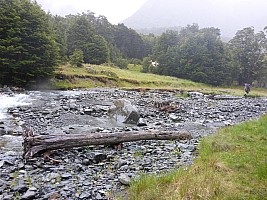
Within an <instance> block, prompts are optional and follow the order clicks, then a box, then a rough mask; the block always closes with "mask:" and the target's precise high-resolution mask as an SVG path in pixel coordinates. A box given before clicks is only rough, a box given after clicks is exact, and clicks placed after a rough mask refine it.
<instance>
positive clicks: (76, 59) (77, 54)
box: [70, 49, 84, 67]
mask: <svg viewBox="0 0 267 200" xmlns="http://www.w3.org/2000/svg"><path fill="white" fill-rule="evenodd" d="M83 57H84V56H83V51H82V50H79V49H75V51H74V52H73V54H72V55H71V56H70V64H71V65H72V66H73V67H82V66H83Z"/></svg>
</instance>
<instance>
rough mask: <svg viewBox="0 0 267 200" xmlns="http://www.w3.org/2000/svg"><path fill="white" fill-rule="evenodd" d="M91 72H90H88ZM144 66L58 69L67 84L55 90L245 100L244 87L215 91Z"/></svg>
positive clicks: (263, 93)
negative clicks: (192, 93)
mask: <svg viewBox="0 0 267 200" xmlns="http://www.w3.org/2000/svg"><path fill="white" fill-rule="evenodd" d="M87 68H90V71H88V70H87ZM141 69H142V66H140V65H135V66H134V65H129V67H128V69H119V68H116V67H109V66H104V65H88V64H87V65H84V66H83V67H81V68H74V67H70V66H68V65H65V66H61V67H59V68H58V69H57V71H56V74H63V75H64V76H65V77H66V78H65V79H64V80H56V81H55V83H54V86H55V87H56V88H59V89H73V88H94V87H110V88H114V87H116V88H122V89H133V88H138V89H163V90H173V89H176V90H184V91H199V92H202V93H204V94H225V95H235V96H243V95H244V91H243V87H211V86H209V85H206V84H202V83H196V82H193V81H189V80H185V79H179V78H175V77H170V76H160V75H156V74H149V73H141V72H140V71H141ZM258 96H267V90H266V89H262V88H261V89H260V88H252V91H251V93H250V94H249V97H258Z"/></svg>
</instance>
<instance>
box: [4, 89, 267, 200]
mask: <svg viewBox="0 0 267 200" xmlns="http://www.w3.org/2000/svg"><path fill="white" fill-rule="evenodd" d="M12 95H13V97H23V98H22V101H20V103H19V104H16V103H12V104H11V102H12V101H13V100H12V101H11V99H9V100H8V102H10V104H9V105H8V106H6V107H5V108H2V110H1V109H0V111H1V113H2V115H1V116H2V117H1V118H0V126H1V127H2V128H1V127H0V128H1V129H2V130H1V134H0V137H1V138H0V141H1V142H0V152H1V153H0V170H1V175H0V199H1V198H2V199H14V197H16V198H18V199H30V198H34V199H51V198H52V199H53V198H54V199H111V198H112V193H116V194H118V193H119V192H121V191H123V190H125V188H127V187H128V184H129V179H136V178H138V177H139V176H140V174H142V173H150V174H159V173H163V172H167V171H170V170H172V169H178V168H180V167H186V166H189V165H191V164H192V163H193V160H194V158H195V157H196V156H197V151H196V149H197V145H198V143H199V141H200V140H201V138H202V137H205V136H207V135H209V134H213V133H215V132H216V130H217V129H218V128H222V127H225V126H231V125H235V124H238V123H241V122H243V121H246V120H251V119H255V118H257V117H259V116H261V115H263V114H265V113H266V112H267V100H266V98H246V99H245V98H241V97H231V96H217V97H216V96H215V97H214V96H212V98H211V97H210V96H207V95H203V94H201V93H192V94H191V95H190V97H189V98H185V99H184V98H180V97H178V95H177V93H176V92H164V91H157V90H155V91H150V92H137V91H125V90H118V89H106V88H97V89H90V90H82V91H81V90H74V91H26V92H24V93H22V94H21V93H20V94H11V95H10V96H9V97H10V98H12ZM7 97H8V96H7ZM117 99H127V100H129V101H130V102H131V103H132V104H133V105H135V106H136V107H137V108H138V111H139V113H140V116H141V118H142V122H143V123H142V126H141V125H140V126H138V125H131V124H125V123H122V122H121V121H117V120H116V119H115V118H114V117H111V116H110V115H109V113H108V111H109V108H110V107H111V106H112V105H113V102H114V101H116V100H117ZM0 101H1V100H0ZM16 102H18V101H16ZM1 105H2V104H1ZM163 105H164V106H166V105H168V106H171V107H175V108H176V109H175V110H171V111H170V110H163V109H162V106H163ZM23 127H28V128H30V129H32V130H33V132H34V134H37V135H49V134H55V133H58V134H77V133H83V134H90V133H92V132H94V133H98V132H99V133H102V132H107V133H108V132H110V133H112V132H127V131H141V130H145V131H146V130H168V131H185V132H188V133H190V134H191V135H192V137H193V139H191V140H184V141H154V140H153V141H138V142H128V143H125V144H123V148H122V149H114V148H113V147H109V146H104V145H98V146H93V145H92V146H87V147H78V148H73V149H67V150H57V151H54V152H53V154H51V157H52V158H53V159H54V160H57V161H59V162H53V161H52V160H47V159H45V158H44V157H36V158H33V159H31V160H29V161H28V162H25V161H24V160H23V159H22V151H23V149H22V135H23V133H24V129H23ZM3 138H5V140H4V139H3ZM6 138H7V139H6ZM7 141H9V142H10V143H11V144H12V145H10V146H8V145H7V144H8V142H7Z"/></svg>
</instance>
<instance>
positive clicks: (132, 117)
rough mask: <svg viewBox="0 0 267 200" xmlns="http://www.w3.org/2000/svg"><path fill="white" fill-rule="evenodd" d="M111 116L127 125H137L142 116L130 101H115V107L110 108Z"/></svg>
mask: <svg viewBox="0 0 267 200" xmlns="http://www.w3.org/2000/svg"><path fill="white" fill-rule="evenodd" d="M109 114H110V115H111V116H113V117H115V119H116V120H117V121H121V122H123V123H126V124H137V122H138V120H139V118H140V114H139V112H138V110H137V108H136V106H133V105H132V104H131V102H130V101H129V100H126V99H118V100H115V101H114V105H113V106H111V107H110V109H109Z"/></svg>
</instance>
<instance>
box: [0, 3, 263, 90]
mask: <svg viewBox="0 0 267 200" xmlns="http://www.w3.org/2000/svg"><path fill="white" fill-rule="evenodd" d="M0 18H1V20H0V71H1V73H0V84H1V85H19V86H26V85H29V84H32V83H38V82H40V81H43V80H45V79H46V78H49V77H51V76H53V72H54V70H55V68H56V67H57V66H58V65H61V64H65V63H67V62H69V63H71V65H72V66H75V67H82V66H83V63H89V64H97V65H99V64H104V63H106V64H111V63H113V65H115V66H118V67H120V68H127V64H128V63H130V62H131V63H134V64H138V63H139V64H140V63H142V64H143V71H144V72H149V73H157V74H161V75H170V76H175V77H179V78H185V79H190V80H193V81H196V82H202V83H207V84H211V85H215V86H219V85H232V84H239V85H242V84H243V83H244V82H248V83H252V82H255V81H257V83H258V85H259V86H266V84H267V83H266V80H267V63H266V62H267V56H266V50H267V39H266V29H265V30H263V31H261V32H259V33H255V31H254V28H253V27H247V28H246V27H244V29H242V30H240V31H238V32H237V33H236V35H235V36H234V37H233V38H232V40H230V41H229V42H228V43H225V42H223V41H222V40H221V33H220V30H219V29H218V28H215V27H207V28H200V27H199V26H198V24H192V25H188V26H186V27H184V28H181V29H180V30H179V31H165V32H163V33H162V34H161V35H159V36H156V35H153V34H148V35H141V34H138V33H137V32H136V31H135V30H133V29H130V28H128V27H127V26H125V25H124V24H118V25H112V24H111V23H109V21H108V20H107V18H106V17H105V16H98V17H96V16H95V14H94V13H93V12H90V11H88V12H87V13H81V14H77V15H67V16H65V17H61V16H57V15H56V16H53V15H51V14H50V13H45V12H44V11H43V10H42V9H41V8H40V6H39V5H38V4H37V3H36V2H35V1H30V0H0ZM152 61H153V62H155V63H157V64H156V65H153V64H152Z"/></svg>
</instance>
